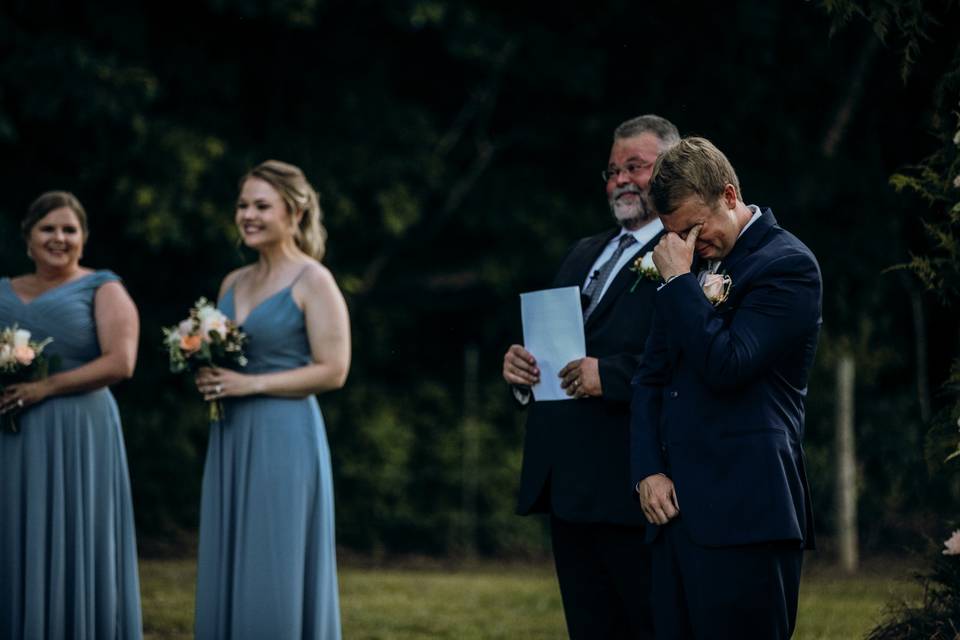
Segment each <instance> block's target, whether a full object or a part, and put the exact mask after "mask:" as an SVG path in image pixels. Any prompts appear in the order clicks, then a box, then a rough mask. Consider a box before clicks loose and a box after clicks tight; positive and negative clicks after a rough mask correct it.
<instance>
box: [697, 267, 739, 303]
mask: <svg viewBox="0 0 960 640" xmlns="http://www.w3.org/2000/svg"><path fill="white" fill-rule="evenodd" d="M732 287H733V280H732V279H731V278H730V276H728V275H727V274H725V273H707V274H704V276H703V279H702V281H701V282H700V288H701V289H703V295H705V296H706V297H707V300H709V301H710V304H712V305H713V306H715V307H718V306H720V305H721V304H723V303H724V302H725V301H726V300H727V298H728V297H729V296H730V289H731V288H732Z"/></svg>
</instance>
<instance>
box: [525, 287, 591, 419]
mask: <svg viewBox="0 0 960 640" xmlns="http://www.w3.org/2000/svg"><path fill="white" fill-rule="evenodd" d="M520 315H521V319H522V322H523V341H524V346H525V347H526V350H527V351H529V352H530V353H531V354H532V355H533V357H534V358H535V359H536V362H537V367H538V368H539V370H540V382H539V383H537V384H535V385H533V387H532V390H533V397H534V399H535V400H571V399H572V398H571V396H568V395H567V393H566V392H565V391H564V389H563V387H562V386H561V383H562V382H563V381H562V379H561V378H560V377H559V375H558V374H559V373H560V370H561V369H563V368H564V367H565V366H566V365H567V364H568V363H569V362H571V361H573V360H578V359H580V358H583V357H584V356H585V355H586V346H585V339H584V334H583V310H582V308H581V306H580V288H579V287H562V288H559V289H544V290H542V291H532V292H530V293H522V294H520Z"/></svg>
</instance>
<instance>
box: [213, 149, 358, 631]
mask: <svg viewBox="0 0 960 640" xmlns="http://www.w3.org/2000/svg"><path fill="white" fill-rule="evenodd" d="M236 224H237V227H238V228H239V230H240V235H241V238H242V239H243V242H244V244H245V245H246V246H248V247H250V248H251V249H254V250H255V251H257V252H258V253H259V258H258V260H257V261H256V262H255V263H253V264H251V265H248V266H246V267H243V268H241V269H238V270H236V271H234V272H232V273H230V274H229V275H227V277H226V278H225V279H224V281H223V285H222V286H221V289H220V298H219V299H220V308H221V310H222V311H223V312H224V313H225V314H227V316H229V317H230V318H231V319H232V320H234V321H235V322H236V323H237V324H239V325H240V326H241V327H242V329H243V331H244V332H245V333H246V334H247V335H248V336H249V339H250V340H249V343H248V345H247V348H246V355H247V358H248V360H249V362H248V364H247V366H246V367H245V368H244V369H243V370H242V371H232V370H229V369H222V368H211V369H203V370H201V371H200V372H199V373H198V374H197V378H196V381H197V387H198V389H199V390H200V392H201V393H202V394H203V396H204V398H205V399H206V400H214V399H223V400H224V402H223V405H224V418H223V419H222V420H221V421H219V422H214V423H212V424H211V426H210V443H209V447H208V450H207V460H206V465H205V467H204V472H203V493H202V498H201V503H200V548H199V559H198V572H197V610H196V637H197V638H198V640H205V639H214V638H233V639H234V640H237V639H242V638H250V639H257V638H272V639H276V640H293V639H301V638H303V639H306V638H310V639H315V640H334V639H338V638H340V613H339V597H338V592H337V568H336V553H335V537H334V521H333V483H332V477H331V471H330V452H329V449H328V447H327V440H326V433H325V431H324V424H323V417H322V416H321V414H320V409H319V407H318V405H317V400H316V398H315V397H314V394H318V393H322V392H325V391H330V390H333V389H338V388H340V387H342V386H343V384H344V382H345V381H346V377H347V371H348V369H349V366H350V322H349V318H348V315H347V307H346V304H345V302H344V299H343V296H342V295H341V293H340V290H339V289H338V288H337V284H336V282H335V281H334V279H333V276H332V275H331V274H330V271H328V270H327V268H326V267H324V266H323V265H322V264H320V262H319V260H320V259H321V258H322V257H323V253H324V241H325V236H326V233H325V231H324V229H323V226H322V223H321V212H320V207H319V203H318V198H317V194H316V192H315V191H314V190H313V188H312V187H311V186H310V184H309V183H308V182H307V180H306V178H305V177H304V175H303V172H302V171H300V169H298V168H297V167H295V166H292V165H289V164H286V163H283V162H278V161H275V160H268V161H267V162H264V163H262V164H260V165H259V166H257V167H256V168H254V169H253V170H251V171H250V172H249V173H248V174H247V175H246V176H244V177H243V179H242V180H241V183H240V195H239V197H238V199H237V207H236Z"/></svg>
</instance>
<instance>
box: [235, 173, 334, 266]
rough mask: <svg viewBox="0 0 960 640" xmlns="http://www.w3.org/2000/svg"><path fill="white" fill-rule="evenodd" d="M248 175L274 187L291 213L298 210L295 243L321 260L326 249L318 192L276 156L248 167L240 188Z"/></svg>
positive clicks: (325, 235) (301, 174) (295, 212)
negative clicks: (298, 219) (299, 215)
mask: <svg viewBox="0 0 960 640" xmlns="http://www.w3.org/2000/svg"><path fill="white" fill-rule="evenodd" d="M250 178H259V179H260V180H263V181H264V182H266V183H267V184H269V185H270V186H271V187H273V188H274V189H276V190H277V193H279V194H280V197H281V198H282V199H283V201H284V203H285V204H286V205H287V212H288V213H289V214H290V215H291V216H295V215H296V214H297V212H302V213H303V216H302V217H301V218H300V224H299V225H297V230H296V232H295V233H294V241H295V242H296V243H297V247H298V248H299V249H300V250H301V251H303V252H304V253H306V254H307V255H309V256H311V257H313V258H316V259H317V260H323V256H324V254H325V253H326V250H327V230H326V228H325V227H324V226H323V210H322V209H320V196H319V195H318V194H317V192H316V190H315V189H314V188H313V187H312V186H311V185H310V183H309V182H308V181H307V177H306V176H305V175H304V174H303V171H301V170H300V168H299V167H296V166H294V165H292V164H288V163H286V162H281V161H279V160H267V161H265V162H261V163H260V164H258V165H257V166H256V167H254V168H253V169H251V170H250V171H248V172H247V173H246V175H244V176H243V177H242V178H241V179H240V188H241V189H243V184H244V183H245V182H246V181H247V180H249V179H250Z"/></svg>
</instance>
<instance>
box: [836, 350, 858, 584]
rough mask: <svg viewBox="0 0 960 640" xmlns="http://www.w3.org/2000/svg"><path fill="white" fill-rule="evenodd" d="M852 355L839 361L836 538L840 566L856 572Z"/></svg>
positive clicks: (855, 482) (855, 479) (855, 484)
mask: <svg viewBox="0 0 960 640" xmlns="http://www.w3.org/2000/svg"><path fill="white" fill-rule="evenodd" d="M853 389H854V361H853V356H851V355H849V354H848V355H843V356H841V357H840V360H839V362H838V363H837V538H838V540H839V547H840V566H841V568H843V570H844V571H846V572H848V573H854V572H856V570H857V567H858V565H859V561H860V558H859V555H860V552H859V548H858V545H857V459H856V452H855V444H854V436H853V419H854V418H853Z"/></svg>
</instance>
